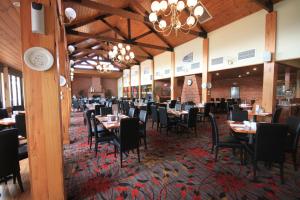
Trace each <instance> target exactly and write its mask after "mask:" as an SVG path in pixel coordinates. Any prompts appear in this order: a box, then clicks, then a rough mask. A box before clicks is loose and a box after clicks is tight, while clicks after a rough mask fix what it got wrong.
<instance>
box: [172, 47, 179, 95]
mask: <svg viewBox="0 0 300 200" xmlns="http://www.w3.org/2000/svg"><path fill="white" fill-rule="evenodd" d="M175 68H176V67H175V52H171V85H170V89H171V99H172V100H173V99H176V98H177V97H178V91H177V83H176V78H175Z"/></svg>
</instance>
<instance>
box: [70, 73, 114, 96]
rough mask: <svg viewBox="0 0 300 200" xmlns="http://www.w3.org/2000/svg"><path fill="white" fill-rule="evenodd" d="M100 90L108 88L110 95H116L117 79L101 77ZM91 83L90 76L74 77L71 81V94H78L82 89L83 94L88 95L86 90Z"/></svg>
mask: <svg viewBox="0 0 300 200" xmlns="http://www.w3.org/2000/svg"><path fill="white" fill-rule="evenodd" d="M101 84H102V90H103V91H106V90H107V89H110V90H111V92H112V96H118V80H117V79H101ZM91 85H92V78H91V77H76V78H75V79H74V81H73V82H72V95H76V96H79V94H78V93H79V92H80V91H81V90H83V92H84V96H88V90H89V88H90V87H91Z"/></svg>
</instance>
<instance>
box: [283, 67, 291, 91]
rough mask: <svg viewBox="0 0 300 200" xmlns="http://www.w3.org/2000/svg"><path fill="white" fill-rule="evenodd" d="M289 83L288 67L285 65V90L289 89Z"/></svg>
mask: <svg viewBox="0 0 300 200" xmlns="http://www.w3.org/2000/svg"><path fill="white" fill-rule="evenodd" d="M290 84H291V73H290V68H289V67H286V68H285V76H284V85H285V89H286V90H288V89H290Z"/></svg>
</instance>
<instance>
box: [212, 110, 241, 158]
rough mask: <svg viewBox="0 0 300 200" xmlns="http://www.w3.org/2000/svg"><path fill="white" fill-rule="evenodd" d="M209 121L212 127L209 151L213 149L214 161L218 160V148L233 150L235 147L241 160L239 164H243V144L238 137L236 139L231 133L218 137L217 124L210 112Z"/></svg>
mask: <svg viewBox="0 0 300 200" xmlns="http://www.w3.org/2000/svg"><path fill="white" fill-rule="evenodd" d="M209 121H210V123H211V129H212V148H211V153H213V151H214V149H215V161H217V160H218V153H219V149H221V148H222V149H223V148H231V149H233V150H235V149H239V150H240V160H241V164H243V155H244V146H243V144H242V143H241V142H240V141H239V140H238V139H236V138H235V137H234V136H231V135H228V136H225V137H222V138H220V136H219V129H218V125H217V122H216V119H215V116H214V115H213V114H212V113H210V114H209Z"/></svg>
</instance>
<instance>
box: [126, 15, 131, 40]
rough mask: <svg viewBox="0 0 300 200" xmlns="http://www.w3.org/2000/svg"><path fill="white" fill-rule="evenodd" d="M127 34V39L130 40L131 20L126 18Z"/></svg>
mask: <svg viewBox="0 0 300 200" xmlns="http://www.w3.org/2000/svg"><path fill="white" fill-rule="evenodd" d="M127 35H128V39H129V40H131V20H130V19H127Z"/></svg>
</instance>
